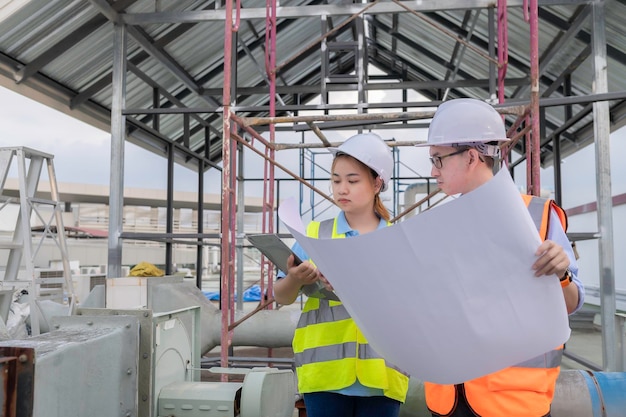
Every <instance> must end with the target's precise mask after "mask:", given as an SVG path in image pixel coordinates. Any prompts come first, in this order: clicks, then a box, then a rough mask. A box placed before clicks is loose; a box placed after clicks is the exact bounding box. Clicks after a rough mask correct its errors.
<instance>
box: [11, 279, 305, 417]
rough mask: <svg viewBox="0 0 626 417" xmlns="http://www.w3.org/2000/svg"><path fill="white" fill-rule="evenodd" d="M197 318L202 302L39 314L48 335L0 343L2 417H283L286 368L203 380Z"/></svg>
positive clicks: (289, 399)
mask: <svg viewBox="0 0 626 417" xmlns="http://www.w3.org/2000/svg"><path fill="white" fill-rule="evenodd" d="M166 281H167V280H164V282H166ZM200 318H201V307H200V306H191V307H184V308H180V309H177V310H173V311H167V312H158V313H157V312H153V310H151V309H147V308H133V309H118V308H79V309H78V310H77V314H76V315H73V316H69V317H67V316H54V317H49V318H46V321H48V322H49V323H50V331H49V332H47V333H44V334H40V335H38V336H33V337H29V338H25V339H18V340H5V341H0V370H1V371H2V372H1V375H2V378H3V385H4V388H5V389H4V391H3V392H0V404H2V407H3V408H2V414H1V415H3V416H7V417H62V416H63V417H67V416H76V417H84V416H93V417H109V416H110V417H119V416H123V417H166V416H167V417H173V416H186V417H195V416H208V417H211V416H218V415H219V416H225V417H229V416H232V417H235V416H241V417H256V416H259V417H260V416H276V417H280V416H283V417H291V416H292V415H293V412H294V404H295V381H294V375H293V372H292V371H291V370H280V369H276V368H267V367H263V368H251V369H236V370H233V369H230V370H229V369H214V370H213V372H228V373H231V374H232V373H238V374H242V375H243V376H244V378H243V381H242V382H209V381H202V374H201V371H203V370H202V369H201V367H200V356H201V350H202V349H201V338H200V334H201V320H200Z"/></svg>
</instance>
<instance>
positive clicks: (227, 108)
mask: <svg viewBox="0 0 626 417" xmlns="http://www.w3.org/2000/svg"><path fill="white" fill-rule="evenodd" d="M225 16H226V18H225V19H224V88H223V91H222V95H223V100H222V105H223V107H224V114H223V115H222V218H221V228H220V229H221V261H220V278H221V279H220V308H221V311H222V333H221V342H220V346H221V351H220V362H221V366H222V367H224V368H227V367H228V351H229V348H230V344H231V339H232V331H229V330H228V328H229V325H230V313H231V307H232V306H231V304H232V300H231V299H230V289H231V287H232V283H233V279H234V273H235V271H234V269H235V265H234V260H233V257H234V254H235V248H234V245H235V241H234V240H233V239H232V234H231V229H233V228H234V222H232V221H231V215H234V212H235V207H234V206H235V204H234V195H233V194H234V193H233V190H232V189H231V184H232V178H231V177H232V175H233V173H232V172H231V162H232V158H231V149H232V145H233V144H232V142H233V141H232V140H231V138H230V134H231V125H230V112H231V107H232V103H231V68H232V61H231V59H232V56H233V52H232V47H233V45H232V39H233V36H232V35H233V31H235V30H236V28H235V26H234V25H233V0H226V1H225ZM221 380H222V382H227V381H228V374H222V375H221Z"/></svg>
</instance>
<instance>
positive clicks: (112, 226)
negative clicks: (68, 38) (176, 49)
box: [107, 22, 127, 278]
mask: <svg viewBox="0 0 626 417" xmlns="http://www.w3.org/2000/svg"><path fill="white" fill-rule="evenodd" d="M113 35H114V46H113V80H112V99H111V181H110V189H109V239H108V260H107V277H108V278H115V277H120V276H122V240H121V239H120V235H121V234H122V220H123V214H124V141H125V140H126V116H124V115H123V114H122V112H123V110H124V107H125V106H126V36H127V35H126V25H125V24H124V23H123V22H116V23H114V24H113Z"/></svg>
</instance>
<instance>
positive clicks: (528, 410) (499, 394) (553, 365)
mask: <svg viewBox="0 0 626 417" xmlns="http://www.w3.org/2000/svg"><path fill="white" fill-rule="evenodd" d="M522 197H523V199H524V202H525V203H526V207H527V208H528V211H529V212H530V215H531V217H532V219H533V221H534V222H535V226H537V230H538V231H539V234H540V236H541V239H542V240H545V239H546V237H547V235H548V228H549V220H550V208H554V210H555V212H556V213H557V214H558V216H559V219H560V220H561V224H562V226H563V230H567V217H566V215H565V212H564V211H563V209H561V208H560V207H559V206H557V205H556V203H554V201H552V200H548V199H545V198H540V197H535V196H530V195H522ZM562 356H563V346H559V347H558V348H556V349H555V350H552V351H550V352H546V353H544V354H543V355H540V356H538V357H535V358H532V359H529V360H527V361H525V362H522V363H519V364H517V365H514V366H511V367H509V368H505V369H502V370H500V371H497V372H494V373H492V374H489V375H485V376H482V377H480V378H476V379H473V380H471V381H467V382H465V383H463V384H458V385H439V384H433V383H430V382H425V383H424V390H425V395H426V405H427V406H428V409H429V410H430V411H431V412H432V413H434V414H436V415H439V416H449V415H453V412H454V410H455V409H456V407H457V403H458V401H459V398H458V394H459V392H462V391H464V392H465V397H466V399H467V404H468V405H469V407H470V408H471V409H472V411H473V412H474V413H475V414H476V415H478V416H482V417H503V416H506V417H539V416H545V415H547V414H548V413H549V412H550V404H551V403H552V399H553V397H554V387H555V386H556V380H557V378H558V376H559V372H560V365H561V357H562Z"/></svg>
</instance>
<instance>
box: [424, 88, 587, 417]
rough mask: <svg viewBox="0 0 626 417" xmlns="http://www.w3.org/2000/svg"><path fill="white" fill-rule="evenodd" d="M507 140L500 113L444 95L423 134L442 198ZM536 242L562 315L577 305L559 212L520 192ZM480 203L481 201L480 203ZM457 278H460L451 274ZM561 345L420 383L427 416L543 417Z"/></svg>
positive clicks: (578, 291) (486, 168)
mask: <svg viewBox="0 0 626 417" xmlns="http://www.w3.org/2000/svg"><path fill="white" fill-rule="evenodd" d="M506 141H508V139H507V137H506V131H505V127H504V122H503V120H502V116H501V115H500V114H499V113H498V112H497V111H496V110H495V109H494V108H493V107H492V106H490V105H489V104H487V103H485V102H482V101H480V100H475V99H456V100H450V101H447V102H445V103H443V104H442V105H440V106H439V108H438V109H437V111H436V112H435V115H434V117H433V120H432V122H431V124H430V128H429V131H428V140H427V142H426V143H425V144H421V145H418V146H429V147H430V149H429V153H430V161H431V163H432V171H431V175H432V176H433V177H434V178H435V179H436V180H437V184H438V186H439V188H441V190H442V191H443V192H445V193H446V194H448V195H454V194H465V193H468V192H470V191H472V190H474V189H476V188H477V187H479V186H481V185H482V184H484V183H486V182H487V181H489V180H490V179H491V178H492V177H493V167H494V158H497V157H499V156H500V144H501V143H503V142H506ZM522 198H523V199H524V202H525V203H526V206H527V207H528V210H529V212H530V214H531V217H532V218H533V220H534V222H535V224H536V225H537V229H538V232H539V233H540V236H541V239H542V241H543V242H542V243H541V245H540V246H539V247H538V248H537V251H536V253H535V254H536V256H537V259H536V261H535V263H534V264H533V266H532V268H533V270H534V271H535V275H536V276H537V277H542V278H541V279H559V280H560V282H561V287H562V290H563V297H564V299H565V305H566V307H567V311H568V313H570V314H571V313H573V312H575V311H577V310H578V309H579V308H580V307H581V306H582V304H583V299H584V287H583V285H582V284H581V282H580V281H579V280H578V277H577V274H578V266H577V264H576V258H575V255H574V253H573V251H572V248H571V245H570V242H569V240H568V238H567V235H566V234H565V229H566V227H567V219H566V216H565V213H564V211H563V210H562V209H561V208H560V207H558V206H557V205H556V204H555V203H554V202H553V201H552V200H547V199H543V198H539V197H534V196H528V195H523V196H522ZM487 204H488V203H487ZM459 279H462V277H459ZM562 355H563V347H562V346H560V347H559V348H557V349H555V350H553V351H550V352H546V353H545V354H543V355H541V356H539V357H536V358H533V359H530V360H528V361H525V362H523V363H520V364H517V365H515V366H512V367H509V368H506V369H503V370H501V371H498V372H495V373H493V374H490V375H486V376H483V377H480V378H476V379H474V380H471V381H466V382H465V383H462V384H457V385H439V384H432V383H428V382H427V383H425V384H424V389H425V396H426V404H427V406H428V409H429V410H430V411H431V413H432V415H433V416H453V417H466V416H470V417H474V416H481V417H503V416H506V417H545V416H550V405H551V403H552V399H553V397H554V388H555V386H556V380H557V377H558V375H559V371H560V363H561V357H562Z"/></svg>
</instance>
